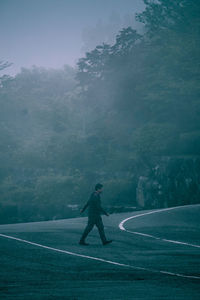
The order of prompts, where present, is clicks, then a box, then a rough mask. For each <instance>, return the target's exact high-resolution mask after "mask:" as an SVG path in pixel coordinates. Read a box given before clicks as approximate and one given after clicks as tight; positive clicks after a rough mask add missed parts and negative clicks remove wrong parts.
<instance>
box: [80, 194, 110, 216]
mask: <svg viewBox="0 0 200 300" xmlns="http://www.w3.org/2000/svg"><path fill="white" fill-rule="evenodd" d="M87 208H88V218H89V219H96V218H99V217H100V216H101V214H104V215H107V213H106V211H105V210H104V209H103V208H102V207H101V197H100V194H99V193H98V192H96V191H95V192H93V193H92V194H91V196H90V199H89V200H88V202H87V203H86V204H85V206H84V207H83V209H82V212H84V211H85V210H86V209H87Z"/></svg>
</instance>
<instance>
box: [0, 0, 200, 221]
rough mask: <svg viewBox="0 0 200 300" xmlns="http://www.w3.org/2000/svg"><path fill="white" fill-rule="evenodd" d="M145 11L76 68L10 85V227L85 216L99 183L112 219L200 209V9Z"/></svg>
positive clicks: (155, 6)
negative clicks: (119, 214) (135, 212)
mask: <svg viewBox="0 0 200 300" xmlns="http://www.w3.org/2000/svg"><path fill="white" fill-rule="evenodd" d="M144 3H145V5H146V6H145V10H144V11H143V12H142V13H140V14H137V15H136V19H137V20H138V21H139V22H141V23H143V25H144V33H143V34H141V32H140V34H139V33H138V32H137V31H136V30H135V29H134V28H132V27H130V26H129V27H127V28H122V29H121V31H120V32H119V33H118V34H117V36H116V39H115V42H114V43H113V44H112V45H110V44H102V45H97V46H96V48H95V49H93V50H92V51H90V52H87V53H86V54H85V56H84V57H82V58H80V59H79V61H78V64H77V68H76V69H73V68H71V67H69V66H64V67H63V68H62V69H60V70H53V69H52V70H51V69H43V68H38V67H33V68H31V69H22V70H21V72H20V73H19V74H17V75H16V76H15V77H9V76H5V75H4V76H2V77H1V79H0V103H1V110H0V122H1V127H0V139H1V144H0V191H1V197H0V222H1V223H11V222H27V221H40V220H49V219H58V218H66V217H75V216H78V215H79V207H81V206H82V205H83V204H84V203H85V201H86V200H87V199H88V196H89V194H90V192H91V191H92V189H93V187H94V184H96V183H97V182H101V183H103V184H104V187H105V189H104V196H103V203H104V206H105V207H106V206H107V207H108V209H109V210H110V212H114V211H123V210H125V209H131V208H133V209H134V207H135V208H136V209H138V208H157V207H168V206H174V205H184V204H191V203H199V202H200V184H199V181H200V155H199V154H200V120H199V116H200V98H199V94H200V86H199V79H200V68H199V53H200V2H198V1H196V0H168V1H165V0H157V1H153V0H149V1H148V0H144ZM6 67H7V64H6V63H4V62H1V63H0V68H1V69H4V68H6Z"/></svg>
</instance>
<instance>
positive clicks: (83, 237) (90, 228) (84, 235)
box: [80, 219, 94, 243]
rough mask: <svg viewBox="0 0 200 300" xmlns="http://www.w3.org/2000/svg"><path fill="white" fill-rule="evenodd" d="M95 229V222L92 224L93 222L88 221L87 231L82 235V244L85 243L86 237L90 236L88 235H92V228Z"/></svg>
mask: <svg viewBox="0 0 200 300" xmlns="http://www.w3.org/2000/svg"><path fill="white" fill-rule="evenodd" d="M93 227H94V222H92V221H91V220H89V219H88V224H87V226H86V227H85V230H84V232H83V234H82V237H81V239H80V243H84V242H85V239H86V237H87V236H88V234H89V233H90V231H91V230H92V228H93Z"/></svg>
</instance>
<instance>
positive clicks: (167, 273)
mask: <svg viewBox="0 0 200 300" xmlns="http://www.w3.org/2000/svg"><path fill="white" fill-rule="evenodd" d="M0 236H1V237H3V238H7V239H11V240H16V241H19V242H22V243H26V244H29V245H33V246H36V247H40V248H44V249H48V250H51V251H56V252H60V253H64V254H68V255H72V256H77V257H82V258H87V259H91V260H96V261H100V262H104V263H108V264H111V265H116V266H120V267H126V268H131V269H135V270H140V271H146V272H151V273H160V274H165V275H170V276H178V277H183V278H190V279H200V277H199V276H190V275H184V274H176V273H172V272H167V271H160V270H155V269H148V268H142V267H137V266H133V265H128V264H123V263H119V262H116V261H111V260H106V259H103V258H100V257H94V256H89V255H84V254H79V253H75V252H71V251H67V250H62V249H58V248H53V247H49V246H45V245H42V244H38V243H34V242H30V241H27V240H23V239H20V238H16V237H13V236H9V235H5V234H1V233H0Z"/></svg>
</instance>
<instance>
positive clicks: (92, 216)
mask: <svg viewBox="0 0 200 300" xmlns="http://www.w3.org/2000/svg"><path fill="white" fill-rule="evenodd" d="M102 191H103V185H102V184H100V183H98V184H96V186H95V191H94V192H93V193H92V194H91V196H90V199H89V200H88V202H87V203H86V204H85V206H84V207H83V209H81V213H83V212H84V211H85V210H86V208H88V224H87V226H86V228H85V230H84V232H83V234H82V237H81V239H80V242H79V244H80V245H89V244H87V243H86V242H85V239H86V237H87V236H88V234H89V233H90V231H91V230H92V229H93V227H94V225H96V226H97V228H98V231H99V235H100V238H101V241H102V244H103V245H107V244H110V243H111V242H112V241H108V240H107V239H106V236H105V232H104V226H103V222H102V218H101V214H102V213H103V214H105V215H106V216H109V214H108V213H107V212H106V211H105V210H104V209H103V208H102V207H101V197H100V194H101V193H102Z"/></svg>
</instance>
